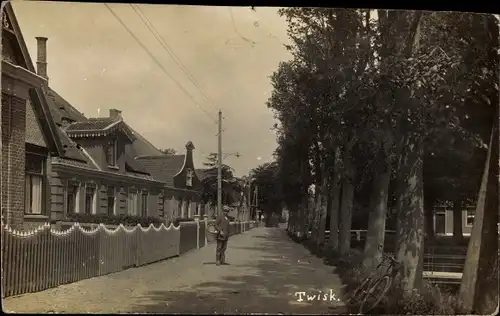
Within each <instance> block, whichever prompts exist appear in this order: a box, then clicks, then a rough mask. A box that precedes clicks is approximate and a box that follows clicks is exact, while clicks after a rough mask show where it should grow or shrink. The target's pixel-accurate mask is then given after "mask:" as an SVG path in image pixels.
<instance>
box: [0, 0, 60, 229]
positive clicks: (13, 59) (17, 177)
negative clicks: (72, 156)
mask: <svg viewBox="0 0 500 316" xmlns="http://www.w3.org/2000/svg"><path fill="white" fill-rule="evenodd" d="M43 66H44V65H43V64H40V65H38V68H41V67H43ZM1 86H2V100H1V101H2V105H1V116H0V117H1V127H2V128H1V131H2V137H1V151H2V154H1V175H2V176H1V179H2V180H1V194H2V198H1V200H2V202H1V209H2V222H3V223H5V224H8V225H10V226H11V227H13V228H16V229H20V230H22V229H27V228H29V227H30V225H31V223H35V224H36V223H37V222H38V221H46V220H47V219H48V217H49V215H50V214H49V213H50V212H49V211H48V210H50V204H51V195H50V174H51V163H50V161H51V159H52V157H58V156H62V155H64V150H63V146H62V144H61V142H60V140H59V138H58V137H57V130H56V126H55V124H54V122H53V120H52V118H51V115H50V110H49V109H48V106H47V103H46V99H45V97H44V95H45V90H46V86H47V81H46V78H43V77H42V76H39V75H37V73H36V71H35V68H34V65H33V63H32V62H31V59H30V56H29V54H28V50H27V48H26V45H25V42H24V39H23V37H22V34H21V31H20V28H19V25H18V22H17V19H16V16H15V14H14V11H13V10H12V6H11V5H10V3H7V4H6V5H5V6H4V10H3V15H2V82H1Z"/></svg>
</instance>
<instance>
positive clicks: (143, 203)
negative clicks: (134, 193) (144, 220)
mask: <svg viewBox="0 0 500 316" xmlns="http://www.w3.org/2000/svg"><path fill="white" fill-rule="evenodd" d="M148 197H149V192H148V191H146V190H143V191H141V198H140V206H139V208H140V212H141V217H148Z"/></svg>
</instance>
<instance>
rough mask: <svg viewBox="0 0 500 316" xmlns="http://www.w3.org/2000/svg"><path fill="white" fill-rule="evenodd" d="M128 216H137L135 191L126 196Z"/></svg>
mask: <svg viewBox="0 0 500 316" xmlns="http://www.w3.org/2000/svg"><path fill="white" fill-rule="evenodd" d="M128 215H130V216H137V191H135V190H131V191H130V192H129V194H128Z"/></svg>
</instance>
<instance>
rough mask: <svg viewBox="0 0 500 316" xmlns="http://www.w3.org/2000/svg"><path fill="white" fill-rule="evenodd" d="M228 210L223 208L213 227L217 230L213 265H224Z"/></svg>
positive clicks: (227, 236) (227, 235)
mask: <svg viewBox="0 0 500 316" xmlns="http://www.w3.org/2000/svg"><path fill="white" fill-rule="evenodd" d="M228 213H229V208H228V207H227V206H224V207H223V209H222V214H219V215H218V216H217V218H216V219H215V227H216V229H217V248H216V253H215V264H217V265H221V264H225V263H226V249H227V241H228V239H229V217H228Z"/></svg>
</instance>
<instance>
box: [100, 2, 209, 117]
mask: <svg viewBox="0 0 500 316" xmlns="http://www.w3.org/2000/svg"><path fill="white" fill-rule="evenodd" d="M104 5H105V6H106V8H107V9H108V10H109V12H111V14H113V16H114V17H115V18H116V19H117V20H118V22H120V24H121V25H122V26H123V27H124V28H125V30H127V32H128V33H129V34H130V36H132V38H133V39H134V40H135V41H136V42H137V44H139V45H140V46H141V47H142V49H144V50H145V51H146V53H148V55H149V56H150V57H151V58H152V59H153V61H154V62H155V63H156V64H157V65H158V66H159V67H160V68H161V69H162V70H163V72H164V73H165V74H166V75H167V76H168V77H169V78H170V79H171V80H172V81H173V82H174V83H175V84H176V85H177V86H178V87H179V88H180V89H181V90H182V91H183V92H184V93H185V94H186V96H187V97H188V98H189V99H191V101H193V103H194V104H195V105H196V106H197V107H198V109H200V110H201V111H202V112H203V113H205V114H206V115H207V116H208V117H209V118H210V120H211V121H213V122H214V123H217V121H216V120H215V118H214V117H212V115H211V114H210V113H209V112H208V111H207V110H205V109H204V108H203V107H202V106H201V105H200V104H199V103H198V101H196V100H195V99H194V98H193V96H192V95H191V94H190V93H189V92H188V91H187V90H186V89H185V88H184V87H183V86H182V85H181V84H180V83H179V82H178V81H177V80H176V79H175V78H174V77H173V76H172V75H171V74H170V73H168V71H167V70H166V69H165V67H163V65H162V64H161V63H160V62H159V61H158V59H156V58H155V56H154V55H153V54H152V53H151V52H150V51H149V50H148V48H147V47H146V46H145V45H144V44H143V43H142V42H141V41H140V40H139V38H137V36H135V34H134V33H133V32H132V31H131V30H130V29H129V28H128V27H127V25H126V24H125V23H124V22H123V21H122V19H120V17H119V16H118V15H117V14H116V13H115V12H114V11H113V10H112V9H111V8H110V7H109V5H108V4H107V3H104Z"/></svg>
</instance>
